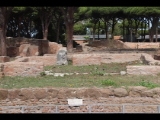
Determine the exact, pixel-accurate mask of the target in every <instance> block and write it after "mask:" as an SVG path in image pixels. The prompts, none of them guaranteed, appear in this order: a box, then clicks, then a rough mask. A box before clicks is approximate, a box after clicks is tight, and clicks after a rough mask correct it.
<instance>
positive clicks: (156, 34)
mask: <svg viewBox="0 0 160 120" xmlns="http://www.w3.org/2000/svg"><path fill="white" fill-rule="evenodd" d="M157 35H158V28H156V42H157V41H158V40H157Z"/></svg>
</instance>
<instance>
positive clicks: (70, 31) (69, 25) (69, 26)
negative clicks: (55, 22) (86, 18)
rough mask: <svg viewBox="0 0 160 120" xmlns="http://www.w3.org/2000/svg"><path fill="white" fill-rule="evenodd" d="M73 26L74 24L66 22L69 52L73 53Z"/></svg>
mask: <svg viewBox="0 0 160 120" xmlns="http://www.w3.org/2000/svg"><path fill="white" fill-rule="evenodd" d="M73 26H74V23H68V22H66V33H67V36H66V39H67V51H68V52H69V53H71V52H72V51H73V38H72V37H73Z"/></svg>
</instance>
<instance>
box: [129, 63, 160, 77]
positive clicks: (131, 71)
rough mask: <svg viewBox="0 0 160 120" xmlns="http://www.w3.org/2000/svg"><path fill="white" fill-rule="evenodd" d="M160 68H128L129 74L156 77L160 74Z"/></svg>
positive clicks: (145, 66)
mask: <svg viewBox="0 0 160 120" xmlns="http://www.w3.org/2000/svg"><path fill="white" fill-rule="evenodd" d="M159 71H160V66H147V65H144V66H142V65H141V66H127V74H132V75H140V74H143V75H155V74H158V73H160V72H159Z"/></svg>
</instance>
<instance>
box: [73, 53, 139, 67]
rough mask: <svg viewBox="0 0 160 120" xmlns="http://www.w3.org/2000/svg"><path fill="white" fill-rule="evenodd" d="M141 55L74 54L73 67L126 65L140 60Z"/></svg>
mask: <svg viewBox="0 0 160 120" xmlns="http://www.w3.org/2000/svg"><path fill="white" fill-rule="evenodd" d="M140 56H141V53H125V54H123V53H122V54H109V53H103V54H96V53H95V54H94V53H90V54H73V55H72V64H73V65H100V64H101V63H125V62H131V61H135V60H140Z"/></svg>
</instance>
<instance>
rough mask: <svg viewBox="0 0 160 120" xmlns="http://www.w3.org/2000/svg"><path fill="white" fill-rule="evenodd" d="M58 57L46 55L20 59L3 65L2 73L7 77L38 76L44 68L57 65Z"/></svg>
mask: <svg viewBox="0 0 160 120" xmlns="http://www.w3.org/2000/svg"><path fill="white" fill-rule="evenodd" d="M56 62H57V56H56V55H54V54H45V55H44V56H30V57H20V58H18V59H16V60H14V61H11V62H5V63H1V64H0V66H3V68H2V69H1V70H0V72H1V73H2V74H3V75H5V76H37V75H40V73H41V72H43V70H44V66H48V65H56Z"/></svg>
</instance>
